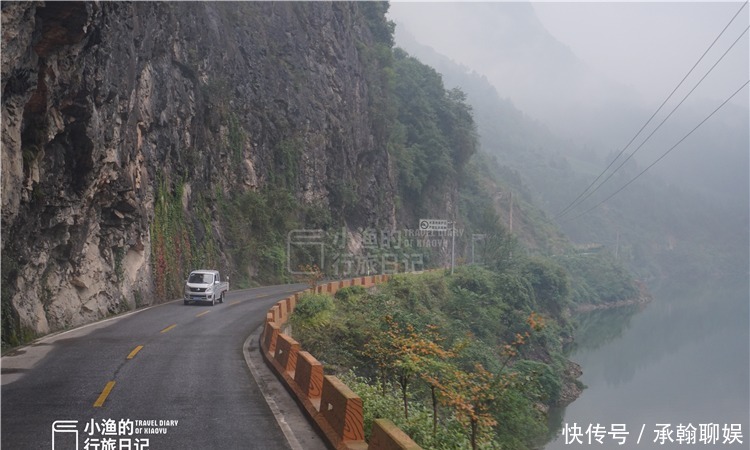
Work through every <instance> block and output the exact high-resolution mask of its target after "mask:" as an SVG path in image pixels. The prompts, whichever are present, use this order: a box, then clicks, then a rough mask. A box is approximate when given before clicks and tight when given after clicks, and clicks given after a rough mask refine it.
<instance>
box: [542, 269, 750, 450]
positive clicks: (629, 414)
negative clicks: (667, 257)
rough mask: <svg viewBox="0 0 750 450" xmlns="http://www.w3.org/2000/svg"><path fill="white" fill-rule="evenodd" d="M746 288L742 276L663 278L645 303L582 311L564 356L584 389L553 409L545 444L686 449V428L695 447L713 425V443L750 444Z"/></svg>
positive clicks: (557, 448)
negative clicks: (551, 434) (554, 431)
mask: <svg viewBox="0 0 750 450" xmlns="http://www.w3.org/2000/svg"><path fill="white" fill-rule="evenodd" d="M749 289H750V288H749V285H748V278H747V277H739V279H738V278H735V279H733V280H731V281H728V280H721V281H719V280H715V281H710V282H706V281H704V280H699V279H692V280H683V281H681V282H665V281H663V282H661V283H660V284H659V285H654V286H651V292H652V294H653V296H654V299H653V301H652V302H651V303H649V304H647V305H645V306H640V307H636V306H633V307H626V308H619V309H614V310H605V311H594V312H591V313H586V314H584V315H581V316H580V317H579V320H580V323H581V325H580V327H579V331H578V334H577V336H576V342H577V345H576V348H575V349H574V350H573V352H572V354H571V355H570V359H572V360H573V361H575V362H577V363H579V364H580V365H581V367H582V368H583V376H582V377H581V381H582V382H583V383H584V384H585V385H586V386H587V388H586V389H585V390H584V392H583V394H582V395H581V397H580V398H579V399H577V400H576V401H575V402H573V403H572V404H571V405H569V406H568V407H567V408H566V409H564V410H562V411H555V412H553V413H552V414H550V420H551V422H552V423H553V424H557V425H558V426H561V429H560V430H559V433H558V437H557V439H556V440H554V441H552V442H550V443H548V444H547V445H546V447H545V448H546V449H547V450H561V449H573V448H588V447H592V446H593V447H598V448H639V449H640V448H642V449H656V448H660V449H663V448H682V447H683V446H687V448H690V447H692V446H693V445H690V444H688V443H687V441H685V440H684V439H689V438H690V436H691V431H693V430H692V429H691V428H694V429H695V430H694V436H695V446H699V447H709V446H710V445H707V444H705V443H702V442H701V440H700V439H701V437H703V438H704V439H708V438H709V437H710V436H711V435H712V433H714V432H717V431H718V438H717V441H716V444H715V445H716V446H722V447H725V448H742V449H747V448H750V323H749V322H750V311H749V309H750V308H749V306H748V305H749V303H750V302H749V300H748V295H749ZM574 424H575V425H574ZM597 424H600V425H601V428H598V430H599V431H604V432H605V434H604V435H603V438H602V442H603V445H602V444H599V443H598V442H597V441H596V439H595V438H596V437H597V435H600V434H598V433H597V432H596V431H597V427H596V425H597ZM613 424H614V425H615V428H613ZM618 424H622V425H623V426H624V431H627V432H628V434H627V435H624V434H622V435H619V436H621V438H619V439H620V440H617V439H615V437H616V435H615V434H609V433H610V432H611V431H618V428H616V427H617V426H618ZM711 424H718V427H716V426H714V425H711ZM566 425H567V426H566ZM589 425H591V428H589ZM690 425H692V427H691V426H690ZM575 426H577V427H580V434H579V433H577V431H578V430H577V429H576V428H575ZM725 426H726V433H727V436H726V437H728V438H729V440H727V441H725V430H724V429H725ZM738 428H739V432H738ZM587 430H588V433H587ZM641 430H643V431H641ZM657 430H662V431H658V432H657ZM565 431H567V433H564V432H565ZM639 435H640V442H638V440H639ZM589 437H590V438H591V444H589ZM622 438H624V439H625V440H624V445H622V446H620V445H618V444H619V442H620V441H621V440H622ZM670 438H671V439H672V441H670V440H669V439H670ZM733 438H739V440H741V441H742V443H739V442H737V440H734V443H732V444H731V445H728V442H730V440H732V439H733ZM680 439H683V440H682V441H681V440H680ZM655 440H656V442H654V441H655ZM579 441H580V442H581V443H579ZM709 441H710V440H709ZM680 442H682V443H680ZM724 442H727V443H726V444H723V443H724Z"/></svg>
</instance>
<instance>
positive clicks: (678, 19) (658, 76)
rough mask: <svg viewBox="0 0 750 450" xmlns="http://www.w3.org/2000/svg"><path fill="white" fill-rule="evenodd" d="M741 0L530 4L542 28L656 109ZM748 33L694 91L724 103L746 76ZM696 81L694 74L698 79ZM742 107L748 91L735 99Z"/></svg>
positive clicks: (718, 47)
mask: <svg viewBox="0 0 750 450" xmlns="http://www.w3.org/2000/svg"><path fill="white" fill-rule="evenodd" d="M741 4H742V3H741V2H724V3H720V2H700V3H699V2H692V3H657V2H625V3H615V2H597V3H592V2H589V3H568V2H565V3H563V2H545V3H542V2H535V3H533V7H534V10H535V11H536V13H537V16H538V17H539V19H540V21H541V22H542V24H543V25H544V26H545V28H547V30H548V31H549V32H550V33H551V34H552V35H553V36H555V37H556V38H557V39H558V40H560V41H561V42H562V43H564V44H566V45H568V46H569V47H570V48H571V49H572V51H573V52H574V53H575V54H576V55H577V56H578V57H579V58H581V59H582V60H583V61H584V62H586V63H587V64H589V65H590V66H591V67H592V68H593V69H595V70H598V71H601V72H602V73H603V74H604V75H605V76H607V77H609V78H611V79H613V80H617V81H618V82H620V83H623V84H625V85H627V86H631V87H633V88H634V90H635V91H636V92H638V93H639V95H640V98H641V100H642V101H644V102H645V103H646V104H652V103H653V106H654V107H656V106H658V104H660V102H661V101H663V99H664V98H666V96H667V95H668V94H669V93H670V92H671V91H672V89H674V87H675V86H676V85H677V83H678V82H679V81H680V80H681V79H682V77H683V76H684V75H685V74H686V73H687V71H688V70H689V69H690V68H691V67H692V66H693V65H694V64H695V62H696V61H698V58H699V57H700V56H701V55H702V54H703V52H704V51H705V50H706V49H707V48H708V46H709V45H710V43H711V42H713V40H714V39H716V36H718V35H719V33H720V32H721V30H722V29H723V28H724V27H725V26H726V24H727V23H728V22H729V19H730V18H731V17H732V16H733V15H734V14H735V13H736V12H737V11H738V10H739V9H740V6H741ZM748 10H750V8H748V7H747V6H746V7H745V9H744V10H743V12H742V13H740V15H739V16H738V17H737V19H735V21H734V22H733V23H732V25H731V26H730V27H729V28H728V29H727V31H726V32H725V33H724V35H723V36H722V37H721V39H720V40H719V41H717V43H716V44H715V47H714V48H713V49H712V50H711V52H710V53H708V54H707V55H706V58H707V59H706V60H704V63H702V65H701V66H699V67H698V68H696V70H698V69H701V68H702V69H703V70H698V73H700V74H703V73H705V71H706V70H708V68H709V67H710V65H708V64H707V63H706V61H711V63H713V62H715V60H716V59H718V57H719V56H720V55H721V54H722V53H723V51H724V50H725V49H726V48H728V47H729V45H730V44H731V43H732V42H733V41H734V39H736V38H737V37H738V36H739V34H740V33H741V32H742V30H743V29H744V28H745V27H746V26H747V23H748V14H749V13H748ZM749 53H750V50H748V36H747V34H746V35H745V36H744V37H743V38H742V40H741V41H740V42H739V43H738V44H737V45H736V46H735V48H733V49H732V50H731V52H730V53H728V54H727V56H726V57H725V58H724V59H723V60H722V62H721V63H720V64H719V65H718V66H717V67H716V69H714V71H713V72H712V73H711V75H709V77H708V78H706V81H704V84H701V87H700V88H699V90H698V91H696V93H695V94H694V95H697V96H699V97H700V96H704V97H709V98H715V99H721V100H723V99H724V98H726V96H728V95H729V94H730V93H731V92H733V91H734V90H735V89H736V88H738V87H739V86H741V85H742V83H744V82H745V81H747V79H748V54H749ZM698 79H699V78H695V80H696V81H697V80H698ZM734 102H735V103H737V104H743V105H747V94H746V95H744V96H738V97H735V99H734Z"/></svg>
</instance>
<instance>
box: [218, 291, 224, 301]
mask: <svg viewBox="0 0 750 450" xmlns="http://www.w3.org/2000/svg"><path fill="white" fill-rule="evenodd" d="M219 303H224V293H223V292H222V293H221V298H219Z"/></svg>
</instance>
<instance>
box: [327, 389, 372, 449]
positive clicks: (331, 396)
mask: <svg viewBox="0 0 750 450" xmlns="http://www.w3.org/2000/svg"><path fill="white" fill-rule="evenodd" d="M320 413H321V414H322V415H323V417H324V418H325V420H326V422H328V425H330V426H331V428H332V429H333V431H334V432H335V433H336V435H337V436H338V437H339V438H340V439H341V441H344V442H346V441H363V440H364V439H365V431H364V415H363V412H362V399H361V398H359V397H358V396H357V394H355V393H354V392H352V390H351V389H349V387H348V386H346V385H345V384H344V383H342V382H341V380H339V379H338V378H337V377H335V376H333V375H326V376H324V377H323V392H322V394H321V396H320Z"/></svg>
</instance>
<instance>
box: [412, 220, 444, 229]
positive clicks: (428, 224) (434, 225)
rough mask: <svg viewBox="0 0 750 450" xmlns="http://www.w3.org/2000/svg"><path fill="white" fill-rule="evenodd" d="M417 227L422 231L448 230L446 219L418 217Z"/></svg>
mask: <svg viewBox="0 0 750 450" xmlns="http://www.w3.org/2000/svg"><path fill="white" fill-rule="evenodd" d="M419 229H420V230H422V231H446V230H448V221H447V220H437V219H419Z"/></svg>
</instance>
